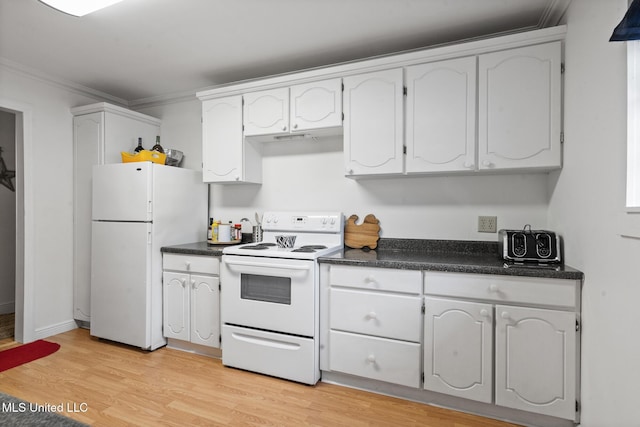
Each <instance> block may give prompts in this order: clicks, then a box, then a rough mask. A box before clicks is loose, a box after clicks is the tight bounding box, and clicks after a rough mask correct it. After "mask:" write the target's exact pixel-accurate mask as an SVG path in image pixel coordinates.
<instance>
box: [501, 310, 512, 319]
mask: <svg viewBox="0 0 640 427" xmlns="http://www.w3.org/2000/svg"><path fill="white" fill-rule="evenodd" d="M500 317H502V318H503V319H505V320H507V319H510V318H511V315H510V314H509V312H508V311H503V312H502V314H500Z"/></svg>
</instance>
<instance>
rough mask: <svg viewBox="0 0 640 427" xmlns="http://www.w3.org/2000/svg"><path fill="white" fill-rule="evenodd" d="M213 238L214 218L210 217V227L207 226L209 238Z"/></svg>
mask: <svg viewBox="0 0 640 427" xmlns="http://www.w3.org/2000/svg"><path fill="white" fill-rule="evenodd" d="M211 239H213V218H209V228H207V240H211Z"/></svg>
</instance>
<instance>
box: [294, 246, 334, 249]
mask: <svg viewBox="0 0 640 427" xmlns="http://www.w3.org/2000/svg"><path fill="white" fill-rule="evenodd" d="M300 249H327V247H326V246H324V245H304V246H300Z"/></svg>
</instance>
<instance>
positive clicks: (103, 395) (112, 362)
mask: <svg viewBox="0 0 640 427" xmlns="http://www.w3.org/2000/svg"><path fill="white" fill-rule="evenodd" d="M47 340H48V341H52V342H57V343H59V344H60V345H61V348H60V350H58V351H57V352H56V353H54V354H52V355H50V356H48V357H45V358H42V359H39V360H36V361H34V362H31V363H28V364H25V365H22V366H18V367H16V368H13V369H9V370H7V371H4V372H0V391H1V392H3V393H6V394H10V395H12V396H15V397H18V398H20V399H23V400H26V401H29V402H32V403H38V404H48V405H59V404H63V405H64V407H65V408H70V409H71V410H72V411H71V412H66V411H65V412H64V413H63V415H66V416H69V417H71V418H74V419H76V420H78V421H82V422H84V423H87V424H92V425H96V426H125V425H127V426H128V425H165V426H189V425H200V426H257V425H260V426H265V425H266V426H274V425H275V426H303V425H313V426H331V427H334V426H348V427H354V426H355V427H357V426H423V427H508V426H513V424H508V423H502V422H498V421H494V420H490V419H486V418H481V417H476V416H472V415H468V414H464V413H459V412H455V411H449V410H445V409H441V408H436V407H431V406H428V405H423V404H419V403H413V402H408V401H405V400H401V399H395V398H391V397H386V396H381V395H377V394H373V393H367V392H363V391H359V390H353V389H350V388H346V387H340V386H336V385H332V384H326V383H318V384H317V385H316V386H313V387H310V386H306V385H302V384H297V383H294V382H290V381H285V380H280V379H276V378H271V377H267V376H263V375H258V374H254V373H250V372H244V371H241V370H237V369H232V368H226V367H224V366H222V363H221V361H220V360H217V359H211V358H208V357H204V356H198V355H194V354H191V353H186V352H182V351H179V350H173V349H167V348H163V349H159V350H156V351H154V352H143V351H141V350H138V349H134V348H131V347H128V346H124V345H120V344H115V343H111V342H105V341H101V340H98V339H96V338H93V337H91V336H90V335H89V331H87V330H86V329H76V330H74V331H70V332H66V333H63V334H60V335H56V336H53V337H50V338H47ZM14 345H16V344H15V343H14V342H13V341H12V340H10V339H9V340H0V350H4V349H7V348H10V347H12V346H14ZM84 404H86V407H87V409H88V410H87V411H86V412H73V409H74V408H76V409H77V410H78V411H79V410H80V409H81V408H83V407H84Z"/></svg>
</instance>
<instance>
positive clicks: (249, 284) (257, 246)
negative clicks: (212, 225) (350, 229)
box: [220, 212, 344, 384]
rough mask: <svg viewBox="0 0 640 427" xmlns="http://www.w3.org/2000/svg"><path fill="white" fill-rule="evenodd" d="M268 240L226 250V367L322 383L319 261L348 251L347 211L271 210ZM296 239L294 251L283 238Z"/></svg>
mask: <svg viewBox="0 0 640 427" xmlns="http://www.w3.org/2000/svg"><path fill="white" fill-rule="evenodd" d="M262 227H263V241H262V242H260V243H249V244H244V245H238V246H229V247H226V248H224V250H223V251H222V253H223V256H222V270H221V273H220V275H221V277H220V281H221V285H222V292H221V293H220V295H221V318H222V348H223V351H222V363H223V364H224V365H226V366H232V367H235V368H240V369H246V370H249V371H253V372H259V373H262V374H267V375H272V376H276V377H280V378H285V379H289V380H293V381H298V382H301V383H305V384H315V383H316V382H318V380H319V379H320V363H319V354H320V344H319V267H318V261H317V259H318V257H320V256H325V255H331V254H333V253H336V252H338V251H340V250H341V249H342V248H343V242H344V232H343V231H344V218H343V215H342V213H340V212H312V213H309V212H307V213H305V212H266V213H265V214H264V216H263V220H262ZM279 235H295V236H296V239H295V245H294V246H293V247H292V248H280V247H278V245H277V244H276V236H279Z"/></svg>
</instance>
